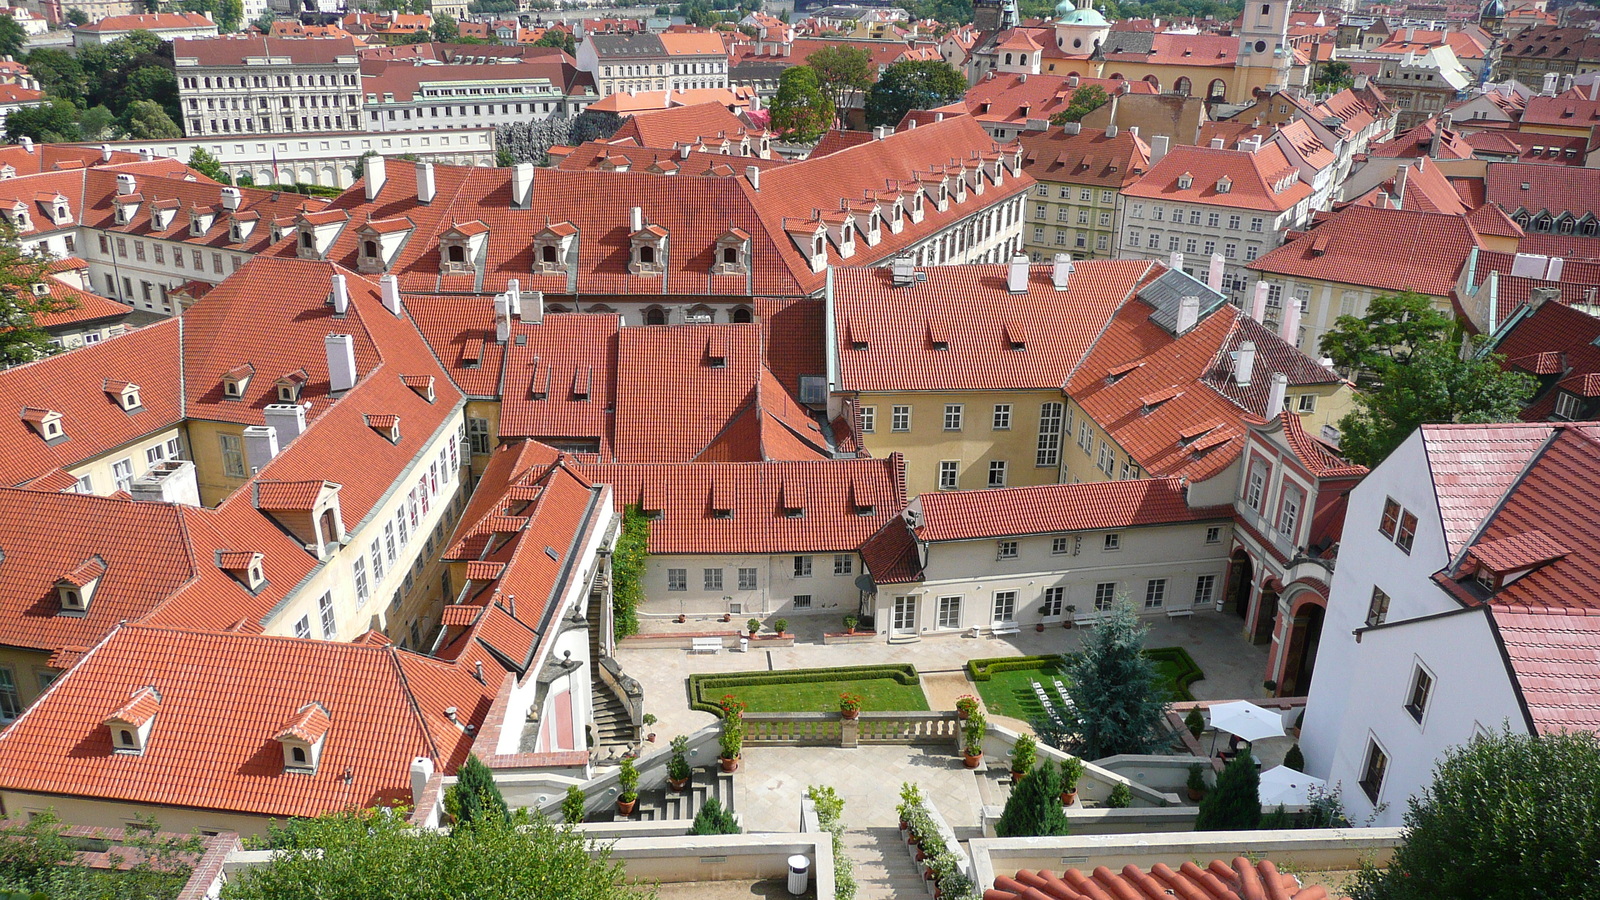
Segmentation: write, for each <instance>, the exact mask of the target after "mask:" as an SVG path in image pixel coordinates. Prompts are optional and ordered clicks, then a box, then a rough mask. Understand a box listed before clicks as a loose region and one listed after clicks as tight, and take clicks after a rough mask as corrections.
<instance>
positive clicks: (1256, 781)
mask: <svg viewBox="0 0 1600 900" xmlns="http://www.w3.org/2000/svg"><path fill="white" fill-rule="evenodd" d="M1259 824H1261V775H1260V773H1258V772H1257V771H1256V763H1255V760H1254V759H1252V758H1251V756H1250V754H1248V753H1241V754H1239V755H1238V756H1236V757H1234V759H1233V761H1232V762H1230V763H1228V766H1227V768H1225V769H1223V770H1222V774H1221V775H1218V776H1217V786H1216V787H1215V788H1214V789H1212V791H1211V793H1209V794H1206V798H1205V799H1204V800H1202V801H1200V814H1199V815H1198V816H1196V817H1195V820H1194V830H1195V831H1249V830H1251V829H1253V828H1255V827H1256V826H1257V825H1259Z"/></svg>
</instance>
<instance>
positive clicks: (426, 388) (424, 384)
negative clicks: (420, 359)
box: [400, 375, 434, 403]
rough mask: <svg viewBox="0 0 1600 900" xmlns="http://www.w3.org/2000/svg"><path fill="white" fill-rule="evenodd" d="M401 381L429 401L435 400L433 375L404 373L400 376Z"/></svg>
mask: <svg viewBox="0 0 1600 900" xmlns="http://www.w3.org/2000/svg"><path fill="white" fill-rule="evenodd" d="M400 383H401V384H404V385H405V386H406V387H408V388H410V389H411V390H412V391H414V392H415V393H416V395H417V396H418V397H421V398H422V399H424V400H426V401H428V402H429V403H432V402H433V400H434V393H433V376H432V375H402V376H400Z"/></svg>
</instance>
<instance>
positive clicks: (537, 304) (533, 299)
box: [522, 291, 544, 325]
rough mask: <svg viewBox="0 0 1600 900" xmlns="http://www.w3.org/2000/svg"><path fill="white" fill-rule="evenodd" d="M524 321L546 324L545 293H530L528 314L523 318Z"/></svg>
mask: <svg viewBox="0 0 1600 900" xmlns="http://www.w3.org/2000/svg"><path fill="white" fill-rule="evenodd" d="M522 321H524V322H531V323H533V324H534V325H542V324H544V291H529V292H528V314H527V315H525V316H523V317H522Z"/></svg>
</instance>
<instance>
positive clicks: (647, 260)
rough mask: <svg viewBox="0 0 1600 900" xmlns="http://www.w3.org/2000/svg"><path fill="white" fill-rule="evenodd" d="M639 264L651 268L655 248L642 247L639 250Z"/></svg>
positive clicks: (653, 261) (654, 256)
mask: <svg viewBox="0 0 1600 900" xmlns="http://www.w3.org/2000/svg"><path fill="white" fill-rule="evenodd" d="M639 262H640V264H642V265H646V266H653V265H655V262H656V248H654V247H651V246H648V245H646V246H643V247H640V248H639Z"/></svg>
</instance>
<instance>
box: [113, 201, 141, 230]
mask: <svg viewBox="0 0 1600 900" xmlns="http://www.w3.org/2000/svg"><path fill="white" fill-rule="evenodd" d="M138 208H139V205H138V204H137V203H118V204H117V211H116V222H117V224H118V225H126V224H128V223H129V222H131V221H133V212H134V210H136V209H138Z"/></svg>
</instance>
